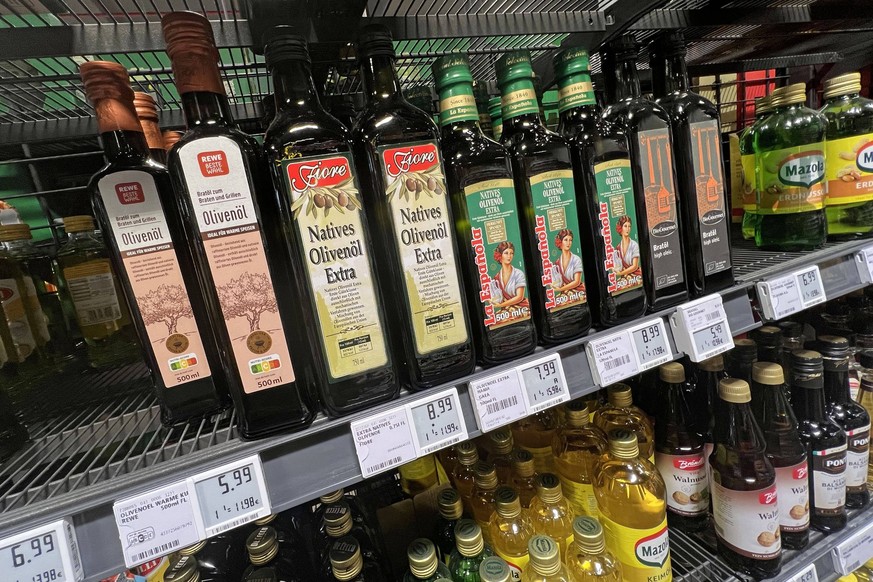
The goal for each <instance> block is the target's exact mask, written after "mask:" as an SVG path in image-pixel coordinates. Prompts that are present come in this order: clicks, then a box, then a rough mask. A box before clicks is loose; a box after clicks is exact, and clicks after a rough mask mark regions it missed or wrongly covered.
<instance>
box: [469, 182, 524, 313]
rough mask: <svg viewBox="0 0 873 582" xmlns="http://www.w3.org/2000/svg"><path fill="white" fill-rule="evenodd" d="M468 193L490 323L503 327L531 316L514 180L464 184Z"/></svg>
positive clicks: (483, 298) (484, 304)
mask: <svg viewBox="0 0 873 582" xmlns="http://www.w3.org/2000/svg"><path fill="white" fill-rule="evenodd" d="M464 195H465V199H466V202H467V211H468V213H469V215H470V246H471V247H472V252H473V257H474V260H475V262H476V266H477V267H478V269H479V299H480V301H481V303H482V311H483V318H484V319H483V322H484V324H485V326H486V327H487V328H489V329H497V328H499V327H505V326H507V325H511V324H513V323H518V322H521V321H525V320H528V319H530V300H529V298H528V291H527V276H526V275H525V268H524V256H523V254H522V252H521V227H520V226H519V221H518V207H517V205H516V201H515V187H514V185H513V182H512V179H511V178H503V179H497V180H486V181H483V182H477V183H475V184H471V185H470V186H467V187H466V188H464Z"/></svg>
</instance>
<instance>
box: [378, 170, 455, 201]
mask: <svg viewBox="0 0 873 582" xmlns="http://www.w3.org/2000/svg"><path fill="white" fill-rule="evenodd" d="M443 179H444V178H443V174H442V172H440V167H439V165H436V166H433V167H432V168H430V169H429V170H425V171H424V172H408V173H404V174H400V175H399V176H397V177H396V178H394V180H392V181H391V182H390V183H389V184H388V188H387V191H388V202H391V201H392V200H393V199H394V197H395V196H396V197H397V198H402V199H403V200H405V201H407V202H409V200H410V198H411V197H413V196H414V197H415V200H418V199H419V198H420V197H421V195H422V194H426V195H427V196H428V197H429V198H436V197H437V196H442V194H443V193H444V192H445V188H444V187H443Z"/></svg>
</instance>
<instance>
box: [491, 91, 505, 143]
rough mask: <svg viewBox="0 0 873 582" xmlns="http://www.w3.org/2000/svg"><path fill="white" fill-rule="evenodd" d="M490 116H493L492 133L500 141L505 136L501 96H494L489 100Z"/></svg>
mask: <svg viewBox="0 0 873 582" xmlns="http://www.w3.org/2000/svg"><path fill="white" fill-rule="evenodd" d="M488 116H489V117H491V135H493V136H494V139H496V140H497V141H500V138H501V137H502V136H503V108H502V105H501V104H500V97H492V98H491V99H489V100H488Z"/></svg>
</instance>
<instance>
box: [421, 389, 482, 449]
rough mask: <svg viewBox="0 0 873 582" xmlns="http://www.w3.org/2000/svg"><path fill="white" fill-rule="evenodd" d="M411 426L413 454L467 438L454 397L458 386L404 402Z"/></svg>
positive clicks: (462, 415) (459, 408)
mask: <svg viewBox="0 0 873 582" xmlns="http://www.w3.org/2000/svg"><path fill="white" fill-rule="evenodd" d="M407 408H408V410H409V418H411V419H412V426H413V428H414V430H413V433H412V434H413V435H414V436H415V441H416V448H417V449H418V452H417V456H419V457H423V456H424V455H428V454H430V453H432V452H434V451H438V450H440V449H443V448H445V447H448V446H451V445H454V444H456V443H459V442H461V441H465V440H467V426H466V424H465V423H464V413H463V411H462V410H461V401H460V399H459V398H458V389H457V388H450V389H448V390H444V391H443V392H440V393H438V394H435V395H432V396H428V397H427V398H421V399H420V400H416V401H415V402H412V403H411V404H407Z"/></svg>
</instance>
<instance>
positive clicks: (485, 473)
mask: <svg viewBox="0 0 873 582" xmlns="http://www.w3.org/2000/svg"><path fill="white" fill-rule="evenodd" d="M473 482H474V483H475V484H476V487H478V488H479V489H485V490H491V489H496V488H497V485H498V484H499V483H498V481H497V469H496V468H495V467H494V465H492V464H491V463H486V462H485V461H479V462H478V463H476V466H475V468H474V469H473Z"/></svg>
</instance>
